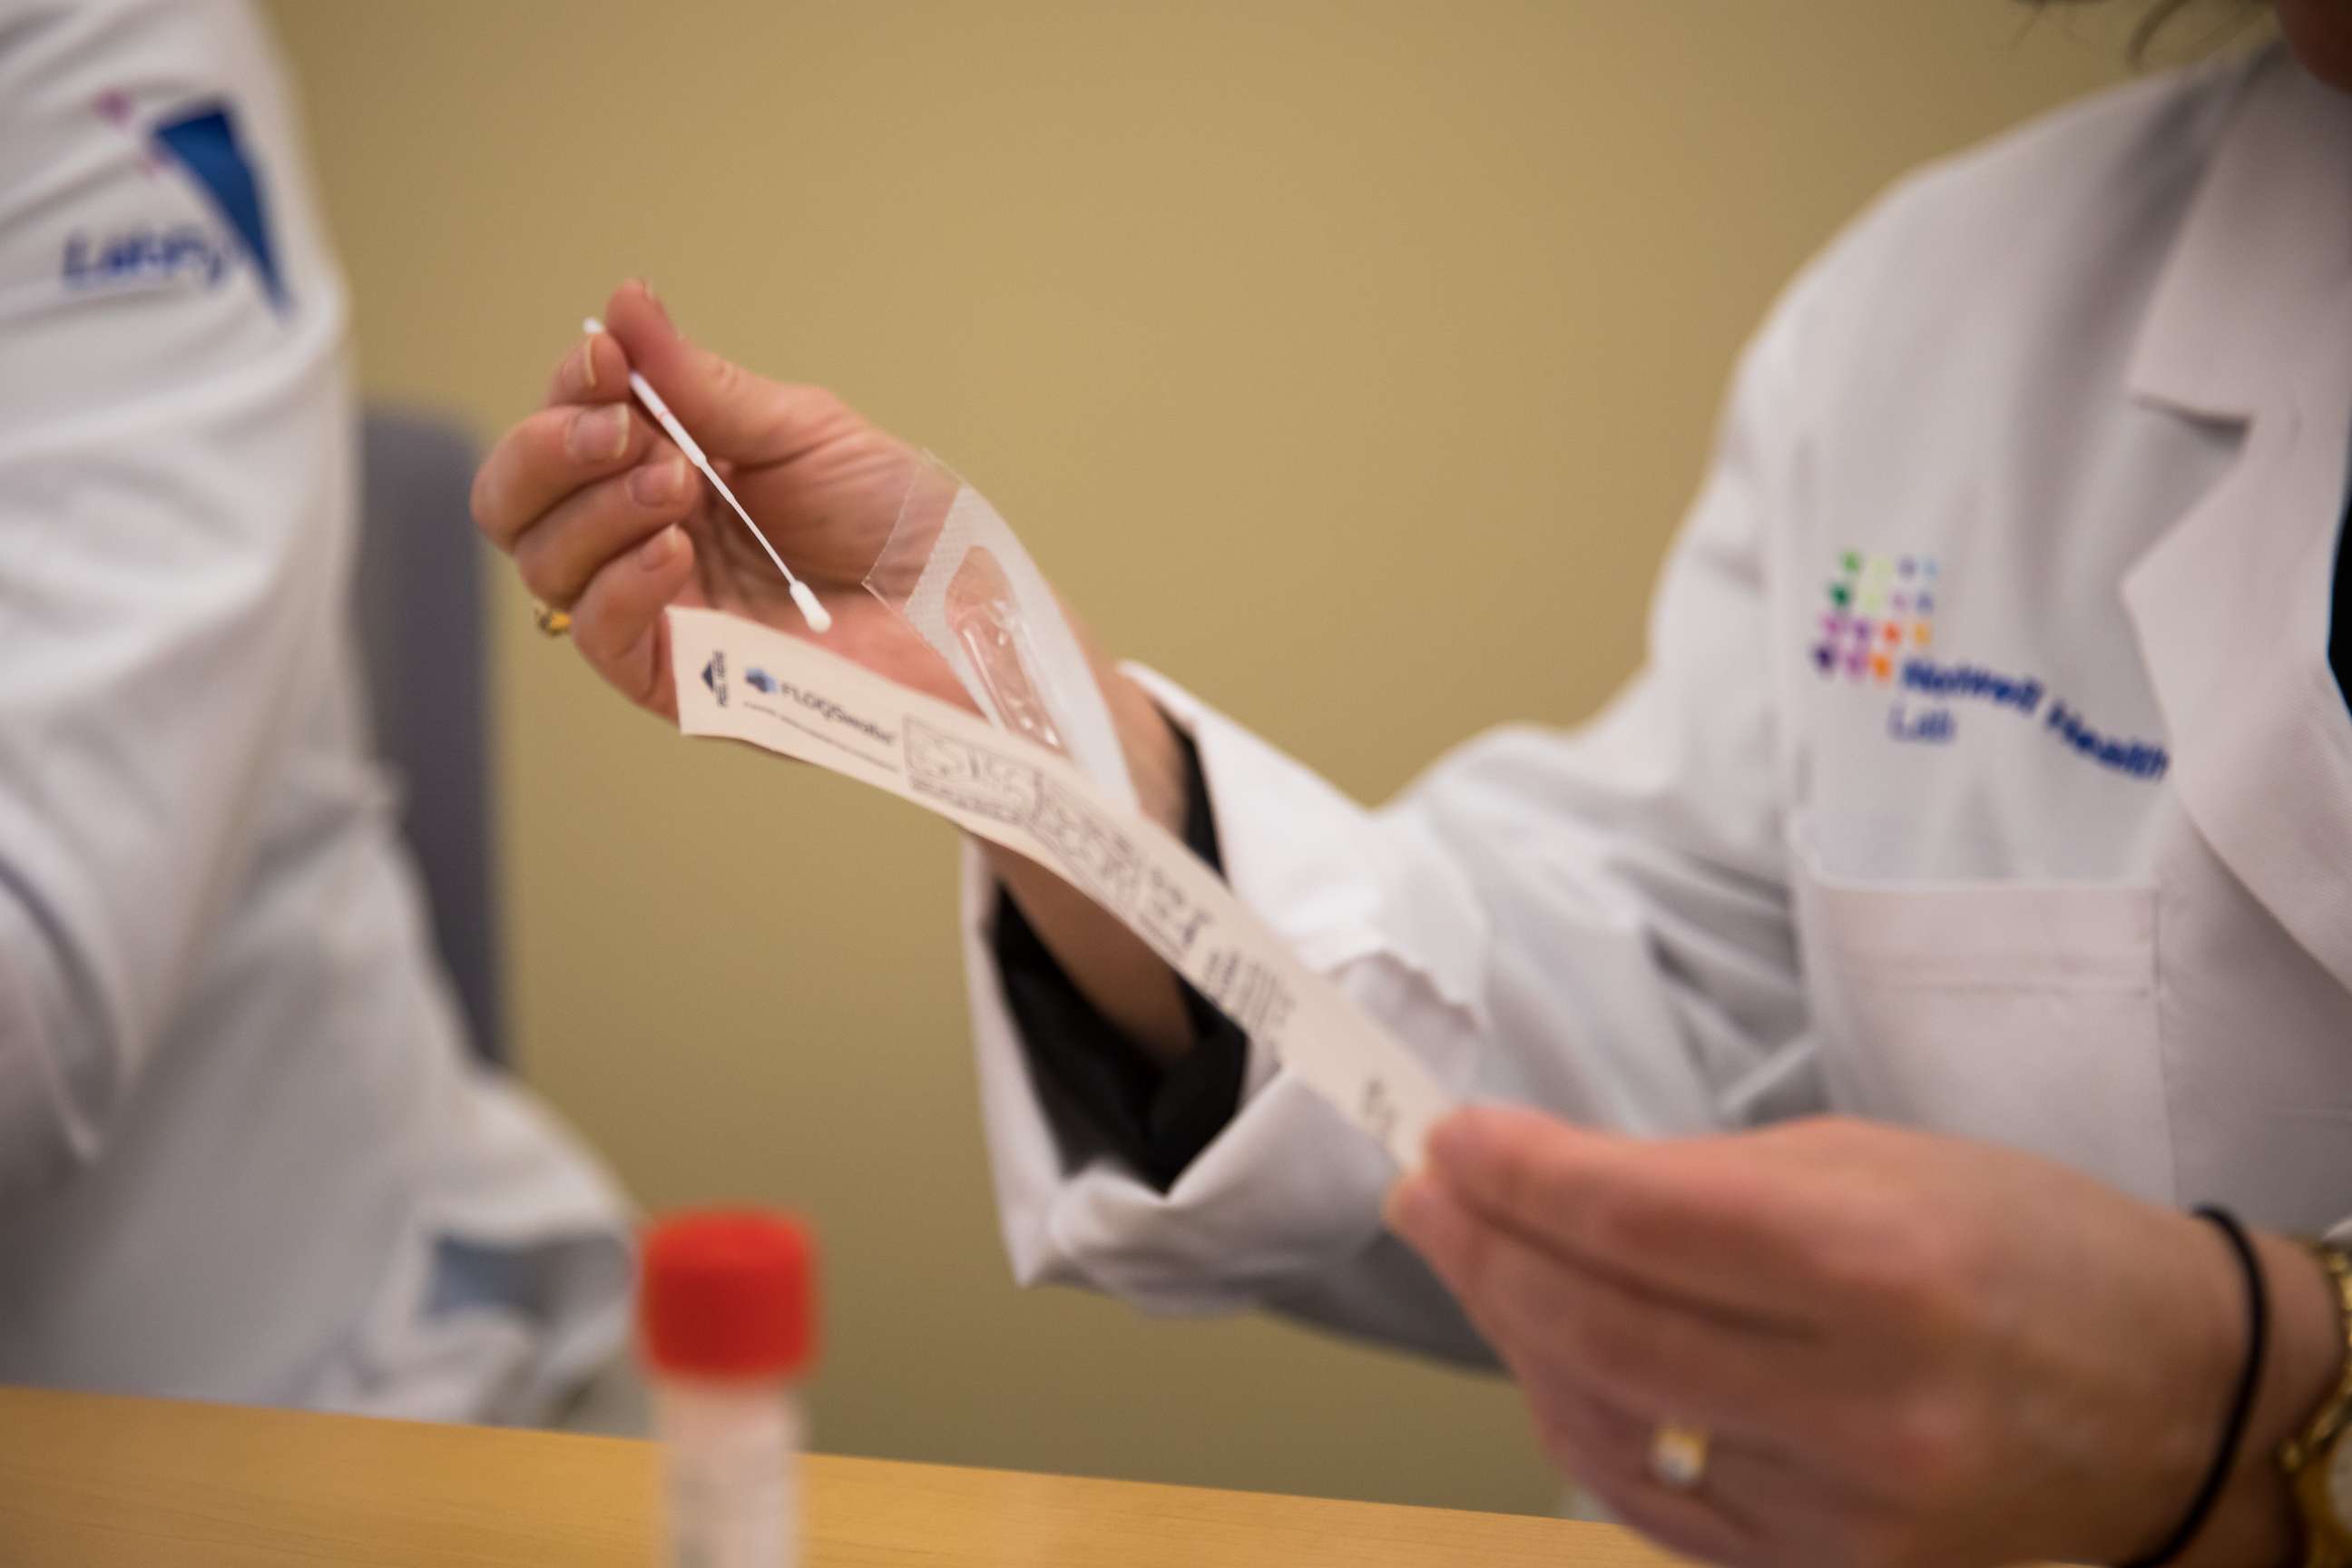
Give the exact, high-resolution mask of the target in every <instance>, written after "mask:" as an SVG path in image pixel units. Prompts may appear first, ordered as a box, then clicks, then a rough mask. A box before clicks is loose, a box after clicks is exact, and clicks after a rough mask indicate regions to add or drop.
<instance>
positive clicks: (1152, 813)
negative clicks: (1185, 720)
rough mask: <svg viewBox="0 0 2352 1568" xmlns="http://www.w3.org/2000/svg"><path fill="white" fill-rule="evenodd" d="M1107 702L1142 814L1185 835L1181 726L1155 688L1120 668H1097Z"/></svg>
mask: <svg viewBox="0 0 2352 1568" xmlns="http://www.w3.org/2000/svg"><path fill="white" fill-rule="evenodd" d="M1097 680H1098V682H1099V683H1100V685H1101V687H1102V691H1103V701H1104V704H1105V705H1106V706H1107V707H1108V708H1109V710H1110V716H1111V722H1112V724H1113V725H1114V726H1115V727H1116V728H1117V729H1118V741H1119V748H1120V750H1121V751H1123V752H1125V753H1126V756H1127V772H1128V777H1129V780H1130V782H1132V783H1133V784H1134V785H1135V799H1136V805H1137V806H1138V807H1139V809H1140V810H1141V811H1142V813H1143V815H1144V816H1148V817H1150V819H1151V820H1152V821H1154V822H1156V823H1158V824H1159V825H1160V826H1162V827H1164V828H1166V829H1167V830H1168V831H1169V832H1171V833H1173V834H1176V835H1178V836H1180V837H1181V835H1182V834H1183V831H1184V804H1185V800H1186V796H1187V791H1186V788H1185V785H1186V779H1185V775H1184V753H1183V749H1182V748H1181V746H1179V745H1178V744H1177V740H1176V731H1175V727H1174V725H1173V724H1172V723H1171V721H1170V720H1169V718H1168V715H1167V714H1165V713H1163V712H1161V711H1160V704H1159V703H1157V702H1155V701H1153V700H1152V699H1151V694H1150V692H1147V691H1145V690H1144V689H1143V688H1141V687H1140V686H1138V685H1137V684H1136V683H1135V682H1134V681H1132V680H1129V679H1128V678H1127V677H1126V676H1124V675H1122V674H1120V673H1119V672H1118V670H1116V669H1112V668H1098V669H1097Z"/></svg>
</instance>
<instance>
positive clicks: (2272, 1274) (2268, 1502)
mask: <svg viewBox="0 0 2352 1568" xmlns="http://www.w3.org/2000/svg"><path fill="white" fill-rule="evenodd" d="M2253 1241H2254V1252H2255V1256H2256V1258H2258V1259H2259V1261H2260V1262H2261V1265H2262V1268H2263V1280H2264V1283H2265V1285H2266V1287H2267V1289H2268V1293H2269V1297H2270V1313H2271V1321H2270V1336H2269V1337H2270V1348H2269V1353H2268V1355H2267V1356H2266V1357H2265V1364H2264V1366H2263V1379H2262V1383H2261V1385H2260V1387H2259V1389H2258V1391H2257V1393H2256V1394H2255V1398H2254V1405H2253V1411H2252V1415H2251V1416H2250V1417H2249V1418H2248V1420H2247V1423H2246V1436H2245V1441H2244V1442H2243V1443H2242V1445H2241V1446H2240V1447H2239V1451H2238V1455H2237V1458H2236V1461H2235V1463H2234V1464H2233V1465H2232V1467H2231V1475H2230V1480H2229V1483H2228V1486H2227V1489H2225V1490H2224V1491H2223V1493H2222V1495H2221V1500H2220V1502H2219V1503H2218V1504H2217V1505H2216V1506H2215V1508H2214V1510H2213V1517H2212V1520H2211V1521H2210V1523H2209V1524H2208V1526H2207V1527H2206V1529H2205V1530H2204V1531H2202V1532H2200V1536H2199V1538H2198V1540H2196V1541H2195V1542H2191V1543H2190V1546H2189V1550H2188V1552H2185V1553H2183V1555H2182V1556H2181V1558H2180V1562H2181V1563H2182V1564H2183V1565H2184V1568H2223V1565H2224V1564H2227V1565H2230V1568H2242V1565H2244V1564H2247V1563H2291V1562H2294V1561H2297V1560H2298V1559H2297V1558H2296V1556H2295V1551H2296V1546H2297V1543H2298V1542H2299V1541H2300V1540H2301V1534H2302V1531H2301V1527H2300V1525H2299V1523H2298V1521H2297V1515H2296V1511H2295V1504H2294V1495H2293V1492H2292V1489H2290V1487H2289V1484H2288V1481H2287V1477H2286V1475H2285V1473H2284V1470H2282V1469H2281V1468H2280V1466H2279V1462H2278V1451H2279V1447H2280V1446H2281V1445H2282V1444H2284V1442H2286V1440H2287V1439H2288V1438H2290V1437H2292V1436H2294V1435H2295V1434H2296V1433H2297V1432H2299V1431H2300V1430H2301V1429H2302V1428H2303V1426H2304V1423H2305V1421H2307V1420H2308V1419H2309V1418H2310V1416H2311V1414H2312V1412H2313V1411H2314V1410H2315V1409H2317V1408H2318V1406H2319V1405H2320V1404H2321V1402H2322V1401H2324V1400H2325V1399H2326V1397H2327V1395H2328V1394H2329V1392H2330V1391H2331V1390H2332V1389H2333V1388H2334V1387H2335V1386H2336V1376H2337V1373H2338V1372H2339V1371H2340V1369H2341V1368H2342V1365H2343V1362H2344V1331H2343V1328H2342V1325H2341V1322H2340V1321H2339V1319H2338V1317H2337V1313H2336V1299H2335V1293H2334V1291H2333V1289H2332V1288H2331V1287H2330V1285H2329V1283H2328V1280H2327V1277H2326V1271H2325V1270H2324V1269H2322V1268H2320V1267H2319V1265H2318V1263H2317V1262H2316V1261H2315V1260H2314V1259H2313V1258H2312V1257H2311V1256H2310V1254H2309V1253H2307V1252H2305V1250H2304V1249H2303V1248H2302V1247H2300V1246H2298V1245H2296V1244H2295V1243H2294V1242H2293V1241H2291V1240H2289V1239H2288V1238H2286V1237H2281V1236H2275V1235H2271V1234H2268V1233H2261V1234H2257V1235H2256V1236H2255V1237H2253Z"/></svg>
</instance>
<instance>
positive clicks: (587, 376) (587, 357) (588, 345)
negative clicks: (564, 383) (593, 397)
mask: <svg viewBox="0 0 2352 1568" xmlns="http://www.w3.org/2000/svg"><path fill="white" fill-rule="evenodd" d="M574 379H575V380H577V381H578V382H579V383H580V389H581V390H582V391H583V392H593V391H595V390H596V340H595V339H594V338H590V339H589V340H588V341H587V342H584V343H582V344H581V345H580V373H579V374H578V375H577V376H576V377H574Z"/></svg>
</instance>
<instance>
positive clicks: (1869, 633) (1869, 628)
mask: <svg viewBox="0 0 2352 1568" xmlns="http://www.w3.org/2000/svg"><path fill="white" fill-rule="evenodd" d="M1936 593H1937V564H1936V558H1935V557H1934V556H1932V555H1874V554H1871V553H1869V552H1864V551H1860V550H1845V551H1841V552H1838V557H1837V562H1836V569H1835V570H1834V571H1833V572H1832V574H1831V576H1830V581H1829V602H1828V604H1826V605H1823V606H1822V618H1821V626H1820V633H1819V636H1818V637H1816V638H1815V640H1814V642H1813V648H1812V653H1813V666H1814V668H1817V669H1819V670H1820V671H1821V672H1822V676H1823V677H1824V678H1835V677H1837V676H1843V677H1844V678H1845V679H1848V680H1866V681H1874V682H1876V683H1877V684H1879V685H1882V686H1883V685H1885V684H1886V683H1887V682H1889V681H1891V680H1893V679H1895V669H1896V668H1898V667H1899V666H1900V665H1901V662H1902V659H1903V656H1904V655H1906V654H1909V653H1916V652H1920V651H1922V650H1924V649H1926V648H1928V647H1933V646H1934V645H1935V641H1936V629H1935V623H1936Z"/></svg>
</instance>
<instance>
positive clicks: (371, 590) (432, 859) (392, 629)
mask: <svg viewBox="0 0 2352 1568" xmlns="http://www.w3.org/2000/svg"><path fill="white" fill-rule="evenodd" d="M475 458H476V452H475V447H474V442H473V440H472V438H471V437H469V436H467V433H466V431H465V429H464V427H463V426H459V425H457V424H455V423H452V422H451V421H450V420H448V419H447V418H446V417H444V416H438V415H434V414H429V413H425V412H422V411H416V410H406V409H399V408H390V407H383V406H380V405H370V406H369V407H368V409H367V410H366V413H365V416H364V418H363V421H362V438H361V464H362V468H361V473H362V480H361V505H360V552H359V570H358V575H357V580H356V583H355V585H354V594H355V596H356V599H357V613H358V616H359V627H360V648H361V654H362V662H363V663H364V665H365V667H366V672H367V685H368V698H369V709H370V713H371V717H372V718H373V721H374V726H375V742H376V750H377V752H378V753H379V755H380V756H381V758H382V760H383V763H384V765H385V766H386V767H388V768H389V769H390V770H391V771H392V772H393V773H394V776H395V777H396V778H397V779H398V781H399V783H400V785H401V788H402V792H403V796H404V805H403V812H402V818H401V826H402V827H403V828H404V830H405V832H406V833H407V836H408V843H409V847H410V848H411V849H412V850H413V851H414V852H415V859H416V865H417V868H418V869H419V870H420V871H421V872H422V873H423V876H424V881H425V896H426V900H427V901H428V902H429V903H430V905H431V908H432V915H433V931H434V934H435V936H436V939H437V940H438V942H439V943H440V948H441V956H442V959H443V961H444V962H445V963H446V964H447V966H448V971H449V975H450V978H451V979H452V980H453V981H454V982H455V983H456V986H457V997H458V1001H459V1004H460V1005H462V1006H463V1008H464V1009H465V1013H466V1019H467V1023H468V1024H469V1025H471V1026H472V1028H473V1037H474V1044H475V1047H476V1049H477V1050H478V1051H479V1052H480V1053H481V1054H482V1056H483V1057H484V1058H486V1059H488V1060H489V1061H493V1062H502V1061H504V1060H505V1056H506V1053H505V1048H504V1044H503V1039H502V1035H501V1023H500V1015H499V971H498V941H497V937H498V924H497V917H498V887H497V874H496V858H495V855H494V846H493V844H492V842H491V827H490V824H491V794H490V787H491V776H490V752H489V743H488V735H489V721H490V711H489V679H488V660H487V658H486V657H485V650H484V647H483V637H482V579H481V560H480V552H481V550H482V548H483V547H482V545H481V543H480V542H479V541H478V538H477V536H476V534H475V532H474V527H473V523H472V521H470V518H469V516H468V512H469V510H470V509H469V505H468V500H467V497H468V494H469V492H470V490H471V489H472V485H473V477H474V462H475Z"/></svg>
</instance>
